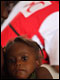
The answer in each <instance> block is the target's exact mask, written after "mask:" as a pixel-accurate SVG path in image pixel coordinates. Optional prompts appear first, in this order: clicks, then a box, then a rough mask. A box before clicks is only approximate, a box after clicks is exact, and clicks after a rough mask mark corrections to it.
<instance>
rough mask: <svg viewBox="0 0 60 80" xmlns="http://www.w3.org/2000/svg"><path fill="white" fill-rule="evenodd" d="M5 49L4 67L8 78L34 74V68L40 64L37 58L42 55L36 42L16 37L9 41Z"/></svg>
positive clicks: (26, 76)
mask: <svg viewBox="0 0 60 80" xmlns="http://www.w3.org/2000/svg"><path fill="white" fill-rule="evenodd" d="M5 49H6V52H5V56H4V57H5V67H6V71H7V73H8V74H9V76H8V77H9V78H14V79H27V78H32V76H33V75H34V76H35V71H36V69H38V68H39V66H40V65H41V62H39V61H40V60H39V59H41V58H42V57H43V54H42V51H41V48H40V46H39V45H38V44H37V43H36V42H34V41H32V40H29V39H25V38H23V37H17V38H15V39H14V40H13V41H10V42H9V43H8V44H7V45H6V48H5ZM40 51H41V56H39V55H40ZM8 77H7V78H8ZM35 77H36V76H35ZM35 77H34V79H35Z"/></svg>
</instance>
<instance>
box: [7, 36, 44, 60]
mask: <svg viewBox="0 0 60 80" xmlns="http://www.w3.org/2000/svg"><path fill="white" fill-rule="evenodd" d="M16 42H22V43H24V44H26V45H27V46H30V47H32V48H33V49H34V51H35V53H36V54H35V55H36V58H37V59H38V57H39V56H38V53H39V52H40V51H41V53H42V50H41V47H40V46H39V45H38V44H37V43H36V42H35V41H33V40H31V39H27V38H24V37H22V36H18V37H16V38H15V39H14V40H12V41H10V42H9V43H8V44H7V45H6V53H7V51H8V50H9V48H10V47H11V46H12V45H13V44H14V43H16ZM42 54H43V53H42Z"/></svg>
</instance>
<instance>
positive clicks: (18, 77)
mask: <svg viewBox="0 0 60 80" xmlns="http://www.w3.org/2000/svg"><path fill="white" fill-rule="evenodd" d="M27 78H28V77H27V76H22V75H20V76H17V77H16V79H27Z"/></svg>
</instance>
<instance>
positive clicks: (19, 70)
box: [16, 69, 26, 72]
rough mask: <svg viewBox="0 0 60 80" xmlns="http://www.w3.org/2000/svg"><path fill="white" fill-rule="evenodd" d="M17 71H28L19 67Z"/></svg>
mask: <svg viewBox="0 0 60 80" xmlns="http://www.w3.org/2000/svg"><path fill="white" fill-rule="evenodd" d="M16 71H17V72H23V71H24V72H26V70H25V69H17V70H16Z"/></svg>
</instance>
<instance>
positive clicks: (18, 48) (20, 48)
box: [9, 42, 34, 55]
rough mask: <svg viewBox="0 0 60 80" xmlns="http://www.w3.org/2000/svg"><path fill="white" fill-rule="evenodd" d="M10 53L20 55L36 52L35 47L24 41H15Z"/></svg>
mask: <svg viewBox="0 0 60 80" xmlns="http://www.w3.org/2000/svg"><path fill="white" fill-rule="evenodd" d="M9 53H10V54H12V53H13V55H16V54H18V55H20V54H33V53H34V49H33V48H32V47H30V46H28V45H26V44H25V43H22V42H16V43H14V44H13V45H12V46H11V47H10V49H9Z"/></svg>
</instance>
